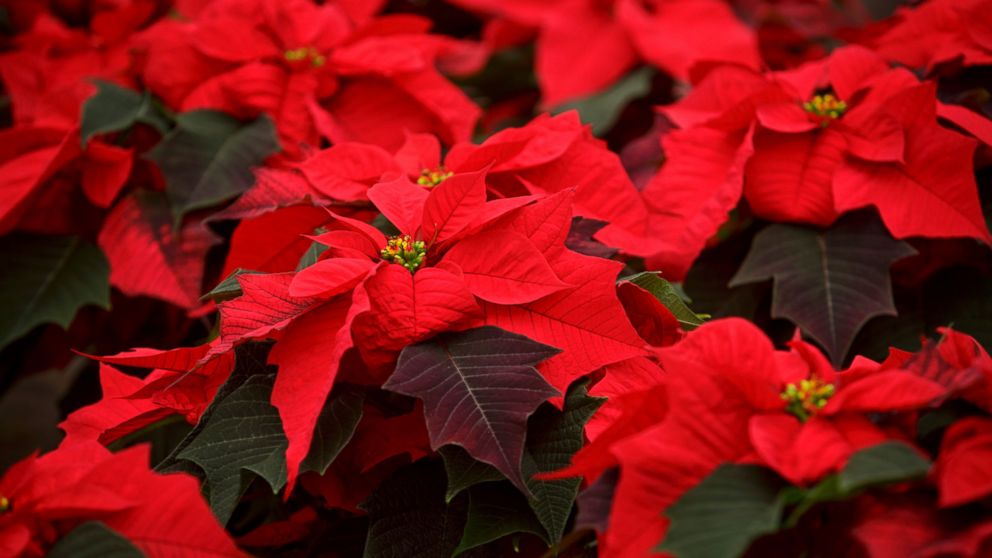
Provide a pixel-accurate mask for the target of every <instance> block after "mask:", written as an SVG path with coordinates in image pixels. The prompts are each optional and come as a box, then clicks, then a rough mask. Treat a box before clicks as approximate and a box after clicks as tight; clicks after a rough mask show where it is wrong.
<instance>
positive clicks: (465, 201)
mask: <svg viewBox="0 0 992 558" xmlns="http://www.w3.org/2000/svg"><path fill="white" fill-rule="evenodd" d="M485 203H486V171H484V170H483V171H478V172H467V173H462V174H456V175H454V176H452V177H451V178H449V179H447V180H445V181H444V182H442V183H441V184H439V185H437V186H435V187H434V189H433V190H431V193H430V196H428V198H427V201H426V202H425V203H424V217H423V235H422V238H423V239H424V241H426V242H427V243H428V246H430V245H433V244H435V243H441V242H444V241H446V240H449V239H451V238H452V237H454V236H455V235H456V234H458V233H459V232H461V231H462V230H463V229H464V228H465V227H467V226H469V225H470V224H471V223H472V222H473V221H474V220H475V218H476V216H478V214H479V213H480V212H481V211H482V207H483V206H484V205H485Z"/></svg>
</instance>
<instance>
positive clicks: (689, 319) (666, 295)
mask: <svg viewBox="0 0 992 558" xmlns="http://www.w3.org/2000/svg"><path fill="white" fill-rule="evenodd" d="M621 281H630V282H631V283H633V284H635V285H637V286H638V287H640V288H642V289H644V290H646V291H647V292H649V293H651V294H652V295H654V297H655V298H657V299H658V302H660V303H662V304H664V305H665V308H668V310H670V311H671V313H672V314H673V315H674V316H675V319H677V320H678V321H679V325H681V326H682V329H684V330H686V331H692V330H694V329H696V328H697V327H699V326H701V325H703V320H704V319H705V318H704V317H703V316H700V315H699V314H696V313H695V312H693V311H692V310H690V309H689V307H688V306H686V304H685V301H684V300H683V299H682V296H681V295H680V294H679V291H678V290H676V289H675V286H674V285H672V284H671V283H669V282H668V281H666V280H664V279H662V278H661V277H659V276H658V273H657V272H654V271H645V272H642V273H638V274H637V275H631V276H630V277H624V278H623V279H621Z"/></svg>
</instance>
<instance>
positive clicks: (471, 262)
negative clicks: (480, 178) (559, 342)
mask: <svg viewBox="0 0 992 558" xmlns="http://www.w3.org/2000/svg"><path fill="white" fill-rule="evenodd" d="M443 261H447V262H453V263H455V264H458V267H460V268H461V270H462V272H464V274H465V286H467V287H468V290H470V291H472V294H474V295H475V296H477V297H479V298H481V299H484V300H488V301H489V302H495V303H497V304H524V303H527V302H533V301H535V300H537V299H539V298H542V297H545V296H547V295H549V294H552V293H556V292H558V291H561V290H563V289H567V288H569V285H566V284H565V283H563V282H562V281H561V280H560V279H558V276H557V275H555V272H554V271H553V270H552V269H551V266H550V265H548V262H547V260H545V259H544V255H543V254H541V253H540V252H538V251H537V248H535V247H534V245H533V244H531V243H530V242H529V241H528V240H527V239H526V238H524V237H523V236H521V235H519V234H516V233H512V232H509V231H492V232H483V233H480V234H477V235H474V236H470V237H468V238H466V239H464V240H462V241H461V242H459V243H458V244H455V246H454V247H453V248H452V249H451V250H449V251H448V253H447V254H445V256H444V260H443Z"/></svg>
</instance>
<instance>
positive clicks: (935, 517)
mask: <svg viewBox="0 0 992 558" xmlns="http://www.w3.org/2000/svg"><path fill="white" fill-rule="evenodd" d="M858 504H859V505H858V508H857V511H856V514H855V516H854V518H853V520H854V525H853V526H852V527H851V535H852V536H851V538H853V539H855V540H856V541H858V542H859V543H860V545H861V547H862V548H863V549H864V551H865V552H867V553H868V555H869V556H872V557H877V558H905V557H909V558H938V557H942V556H962V557H966V556H975V557H978V556H985V555H986V554H988V549H989V545H990V544H992V523H990V522H989V521H988V520H987V519H986V520H984V521H983V520H979V521H971V520H968V519H966V518H962V517H960V516H955V515H953V514H949V513H943V512H941V511H938V510H935V509H934V502H933V501H932V500H931V499H930V498H929V497H927V496H921V495H918V494H909V495H894V496H888V497H882V498H873V497H865V498H862V499H861V500H860V501H859V502H858Z"/></svg>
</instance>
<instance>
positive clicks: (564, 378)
mask: <svg viewBox="0 0 992 558" xmlns="http://www.w3.org/2000/svg"><path fill="white" fill-rule="evenodd" d="M620 267H621V264H619V263H617V262H613V261H609V260H603V259H600V258H593V257H590V256H582V255H579V254H575V253H572V252H565V253H564V254H563V256H562V258H561V261H560V262H556V263H555V265H554V266H553V268H554V270H555V272H556V273H557V274H558V276H559V277H561V279H562V281H565V282H566V283H568V284H570V285H577V286H576V287H573V288H571V289H566V290H564V291H561V292H557V293H554V294H551V295H549V296H546V297H544V298H541V299H539V300H536V301H534V302H531V303H529V304H526V305H517V306H503V305H497V304H492V303H488V302H486V303H483V304H482V307H483V310H484V311H485V314H486V318H485V321H486V323H487V324H491V325H495V326H498V327H501V328H504V329H507V330H509V331H513V332H516V333H520V334H523V335H526V336H528V337H530V338H532V339H535V340H537V341H539V342H541V343H547V344H548V345H551V346H554V347H558V348H560V349H561V350H562V353H561V354H560V355H558V356H556V357H554V358H552V359H551V360H549V361H548V362H546V363H544V364H542V365H541V367H540V368H541V371H542V372H543V373H544V377H545V378H547V380H548V381H549V382H550V383H551V385H553V386H555V388H557V389H558V390H559V391H565V390H566V389H567V388H568V385H569V384H570V383H571V382H572V380H574V379H576V378H578V377H579V376H582V375H583V374H587V373H589V372H592V371H593V370H595V369H597V368H599V367H601V366H603V365H605V364H610V363H611V362H617V361H620V360H624V359H627V358H631V357H635V356H640V355H643V354H645V349H644V347H645V344H644V341H642V340H641V338H640V337H638V335H637V332H635V331H634V328H633V327H632V326H631V325H630V321H629V320H628V319H627V316H626V315H625V314H624V312H623V307H622V306H621V305H620V301H619V300H618V299H617V295H616V283H615V282H616V275H617V272H618V271H619V270H620Z"/></svg>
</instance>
